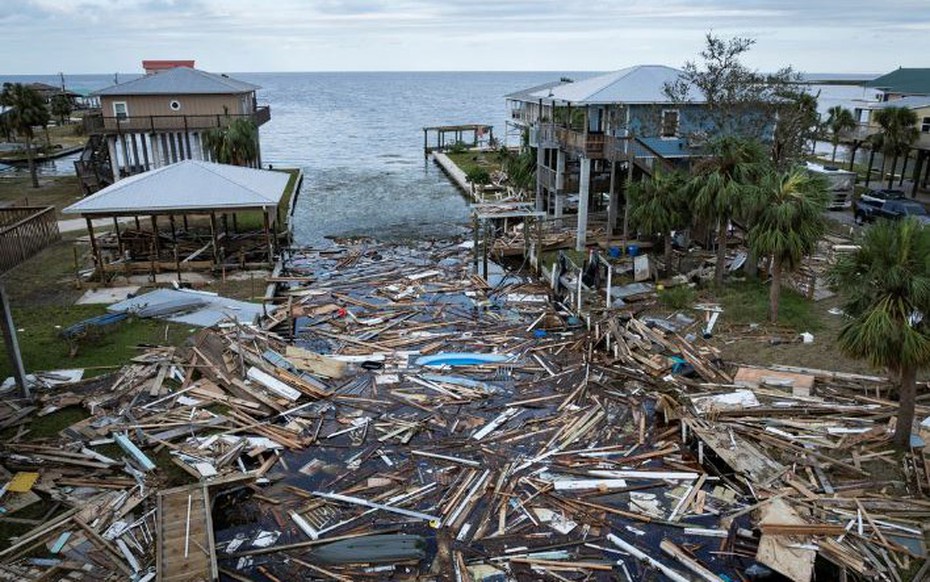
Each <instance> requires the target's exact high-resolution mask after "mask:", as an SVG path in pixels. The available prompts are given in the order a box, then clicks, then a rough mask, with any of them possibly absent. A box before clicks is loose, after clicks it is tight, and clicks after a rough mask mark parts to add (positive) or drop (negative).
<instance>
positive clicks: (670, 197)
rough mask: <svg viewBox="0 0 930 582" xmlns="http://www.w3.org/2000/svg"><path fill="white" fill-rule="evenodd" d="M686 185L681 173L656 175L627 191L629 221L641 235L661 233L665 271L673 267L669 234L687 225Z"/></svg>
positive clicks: (670, 236)
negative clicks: (642, 233) (628, 192)
mask: <svg viewBox="0 0 930 582" xmlns="http://www.w3.org/2000/svg"><path fill="white" fill-rule="evenodd" d="M685 185H686V180H685V177H684V176H683V175H682V174H679V173H677V172H675V173H668V174H663V173H660V172H657V173H656V174H655V175H654V176H653V177H652V179H650V180H647V181H645V182H640V183H638V184H634V185H633V187H632V188H630V220H631V221H632V222H633V224H634V225H635V226H636V228H638V229H639V230H640V231H642V232H644V233H649V234H656V233H661V234H662V236H663V243H664V245H665V269H666V272H668V271H670V270H671V268H672V231H673V230H678V229H680V228H684V227H685V226H687V224H688V203H687V199H686V189H685Z"/></svg>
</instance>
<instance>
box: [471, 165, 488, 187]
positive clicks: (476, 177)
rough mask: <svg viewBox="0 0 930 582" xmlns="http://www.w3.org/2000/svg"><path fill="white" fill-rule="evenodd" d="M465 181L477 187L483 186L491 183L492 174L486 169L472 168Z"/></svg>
mask: <svg viewBox="0 0 930 582" xmlns="http://www.w3.org/2000/svg"><path fill="white" fill-rule="evenodd" d="M465 179H466V180H468V181H469V182H471V183H472V184H475V185H476V186H483V185H485V184H490V183H491V174H489V173H488V171H487V170H486V169H484V168H472V169H471V170H469V171H468V172H467V173H466V174H465Z"/></svg>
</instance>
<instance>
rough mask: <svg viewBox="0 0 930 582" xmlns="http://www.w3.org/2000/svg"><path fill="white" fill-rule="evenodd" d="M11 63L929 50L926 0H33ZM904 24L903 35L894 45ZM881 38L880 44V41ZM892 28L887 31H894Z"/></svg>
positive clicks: (221, 65)
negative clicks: (708, 44)
mask: <svg viewBox="0 0 930 582" xmlns="http://www.w3.org/2000/svg"><path fill="white" fill-rule="evenodd" d="M0 24H2V25H3V27H4V34H3V35H2V36H0V49H4V54H15V55H16V56H17V58H16V59H6V60H5V61H4V62H3V63H0V72H19V73H26V72H45V71H57V70H62V69H66V70H71V71H74V72H92V71H113V70H122V71H126V72H133V71H138V70H139V61H140V60H141V59H143V58H157V57H159V56H163V55H164V56H166V57H178V58H181V57H187V58H195V59H197V61H198V65H199V66H202V67H204V68H207V69H213V70H222V71H242V70H267V71H274V70H321V69H325V70H359V69H362V70H395V69H407V70H423V69H428V68H448V69H471V70H482V69H548V70H607V69H613V68H619V67H620V66H625V65H629V64H635V63H637V62H651V63H666V64H671V65H676V64H681V63H683V62H684V61H685V60H688V59H692V58H694V57H695V55H696V54H697V52H698V51H699V50H700V48H701V46H702V43H703V36H704V34H705V33H706V32H707V31H708V30H710V29H713V30H714V32H715V33H717V34H720V35H722V36H732V35H742V36H751V37H753V38H756V39H758V40H759V42H758V43H757V45H756V46H755V47H754V48H753V50H752V51H751V53H750V56H751V60H752V64H753V65H754V66H757V67H759V68H777V67H778V66H780V65H784V64H793V65H795V66H796V67H797V68H799V69H801V70H808V71H812V70H816V71H827V70H830V69H835V70H856V69H857V68H866V67H867V68H868V69H869V70H876V68H877V70H883V69H885V68H891V66H892V65H893V66H897V65H898V64H906V63H908V62H914V64H913V65H912V66H916V64H917V63H918V62H919V61H920V59H921V55H923V54H925V43H926V31H927V30H928V29H930V5H928V3H927V2H926V0H887V1H885V2H883V3H877V2H874V0H869V1H864V0H845V1H841V0H818V1H816V2H812V1H810V0H670V1H668V2H655V1H654V0H275V1H274V2H256V1H255V0H78V1H74V0H22V2H21V3H18V5H17V9H16V10H14V11H7V12H6V13H4V14H3V15H2V16H0ZM892 35H893V38H894V43H891V42H887V41H888V39H889V38H891V37H892ZM876 39H877V40H880V41H881V42H876ZM882 39H884V40H882Z"/></svg>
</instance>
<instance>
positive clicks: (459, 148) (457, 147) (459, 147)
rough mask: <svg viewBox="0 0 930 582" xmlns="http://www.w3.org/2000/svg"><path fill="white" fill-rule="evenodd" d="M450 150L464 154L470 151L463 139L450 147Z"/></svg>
mask: <svg viewBox="0 0 930 582" xmlns="http://www.w3.org/2000/svg"><path fill="white" fill-rule="evenodd" d="M449 151H450V152H451V153H453V154H463V153H465V152H467V151H468V146H467V145H465V142H463V141H457V142H455V143H454V144H452V146H451V147H450V148H449Z"/></svg>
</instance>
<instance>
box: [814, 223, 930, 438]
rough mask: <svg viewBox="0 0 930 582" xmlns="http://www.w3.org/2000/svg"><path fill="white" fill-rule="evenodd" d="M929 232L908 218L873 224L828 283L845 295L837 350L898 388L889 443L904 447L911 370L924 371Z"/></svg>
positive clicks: (928, 358) (910, 419)
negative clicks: (881, 370)
mask: <svg viewBox="0 0 930 582" xmlns="http://www.w3.org/2000/svg"><path fill="white" fill-rule="evenodd" d="M928 257H930V229H927V228H924V227H922V226H921V224H920V223H919V222H918V221H917V220H916V219H914V218H908V219H907V220H901V221H895V222H891V221H884V220H882V221H879V222H878V223H876V224H875V225H873V226H872V227H870V228H869V229H868V230H867V231H866V233H865V238H864V239H863V240H862V244H861V246H860V248H859V250H858V251H856V252H855V253H853V254H852V255H849V256H847V257H845V258H843V259H841V260H840V261H839V262H838V263H837V265H836V267H835V268H834V270H833V272H832V282H833V284H834V286H835V287H836V288H837V289H840V290H841V291H842V292H843V294H844V295H845V299H846V301H845V304H844V306H843V311H845V312H846V314H847V316H848V317H849V320H848V321H847V323H846V324H845V325H844V326H843V327H842V329H841V330H840V335H839V338H838V339H839V346H840V349H841V350H842V351H843V352H845V353H846V354H847V355H849V356H851V357H853V358H858V359H863V360H867V361H868V362H869V363H870V364H871V365H873V366H875V367H885V368H888V369H889V370H890V371H891V372H892V373H893V374H896V375H897V377H898V381H899V383H900V392H899V405H898V420H897V425H896V427H895V433H894V442H895V444H896V445H897V446H898V447H899V448H903V449H907V448H909V446H910V438H911V430H912V425H913V423H914V403H915V398H916V386H915V377H916V374H917V370H918V369H920V368H925V367H927V366H928V365H930V328H928V321H927V315H926V314H930V259H928Z"/></svg>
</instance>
